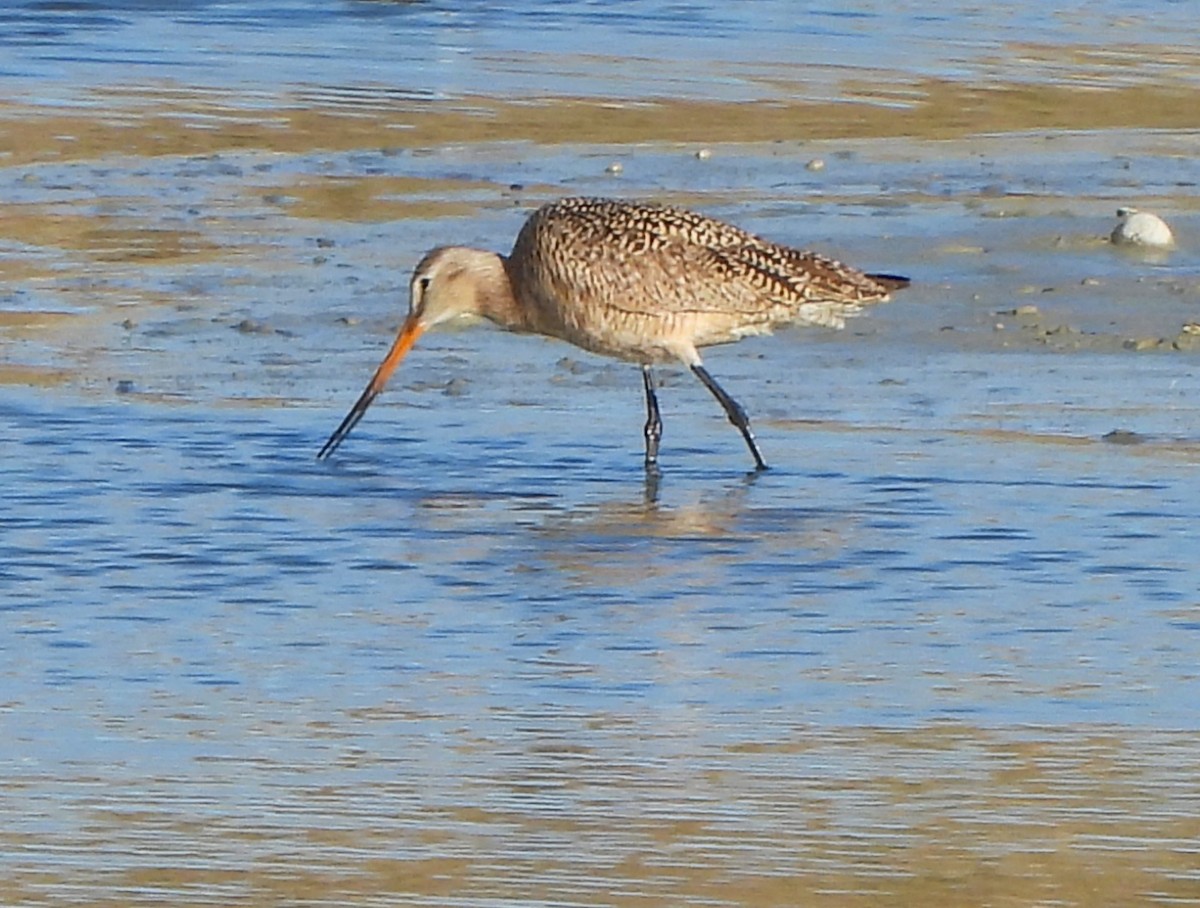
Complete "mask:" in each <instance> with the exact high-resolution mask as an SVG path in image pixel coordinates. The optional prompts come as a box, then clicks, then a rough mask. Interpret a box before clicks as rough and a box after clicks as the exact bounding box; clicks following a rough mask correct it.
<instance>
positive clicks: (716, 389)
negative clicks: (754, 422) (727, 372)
mask: <svg viewBox="0 0 1200 908" xmlns="http://www.w3.org/2000/svg"><path fill="white" fill-rule="evenodd" d="M692 371H693V372H694V373H695V374H696V377H697V378H698V379H700V381H702V382H704V387H706V388H708V390H709V391H711V392H712V396H713V397H715V398H716V399H717V400H718V402H720V404H721V406H722V407H723V408H724V409H725V415H726V416H728V417H729V421H730V422H731V423H733V424H734V425H735V426H737V427H738V431H740V432H741V433H742V438H744V439H746V444H747V445H748V446H749V447H750V453H751V454H753V455H754V468H755V469H756V470H765V469H766V468H767V462H766V461H765V460H763V457H762V452H761V451H759V450H758V443H757V442H755V440H754V433H753V432H751V431H750V417H748V416H747V415H746V411H745V410H743V409H742V405H741V404H739V403H738V402H737V401H736V400H734V399H733V398H732V397H730V396H729V395H728V394H726V393H725V389H724V388H722V387H721V386H720V385H718V384H717V380H716V379H715V378H713V377H712V376H711V375H709V374H708V370H707V369H705V368H704V367H703V366H701V365H699V364H696V365H694V366H692Z"/></svg>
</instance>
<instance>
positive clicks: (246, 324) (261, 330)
mask: <svg viewBox="0 0 1200 908" xmlns="http://www.w3.org/2000/svg"><path fill="white" fill-rule="evenodd" d="M233 327H234V328H235V329H237V330H238V331H240V332H241V333H242V334H274V333H275V329H274V328H272V327H271V326H270V325H268V324H267V323H266V322H260V321H256V320H255V319H252V318H244V319H242V320H241V321H240V322H238V323H237V324H236V325H234V326H233Z"/></svg>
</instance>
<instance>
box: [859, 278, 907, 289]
mask: <svg viewBox="0 0 1200 908" xmlns="http://www.w3.org/2000/svg"><path fill="white" fill-rule="evenodd" d="M867 277H869V278H870V279H871V280H873V281H874V282H875V283H877V284H878V285H879V286H881V287H883V289H885V290H888V291H891V290H900V289H902V288H904V287H907V286H908V285H909V284H911V283H912V281H910V280H909V279H908V278H906V277H904V276H903V275H899V274H868V275H867Z"/></svg>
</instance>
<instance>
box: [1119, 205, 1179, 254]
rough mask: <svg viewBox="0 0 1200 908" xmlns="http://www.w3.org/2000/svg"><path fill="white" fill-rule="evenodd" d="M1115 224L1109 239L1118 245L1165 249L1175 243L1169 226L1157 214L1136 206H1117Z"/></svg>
mask: <svg viewBox="0 0 1200 908" xmlns="http://www.w3.org/2000/svg"><path fill="white" fill-rule="evenodd" d="M1117 218H1118V219H1119V220H1118V222H1117V226H1116V227H1114V228H1113V232H1112V234H1111V235H1110V236H1109V239H1110V240H1112V242H1114V243H1116V244H1117V245H1118V246H1156V247H1158V248H1160V249H1165V248H1168V247H1171V246H1174V245H1175V237H1174V236H1173V235H1172V234H1171V228H1170V227H1168V226H1167V224H1166V222H1165V221H1164V220H1163V219H1162V218H1160V217H1159V216H1158V215H1157V214H1151V213H1150V212H1149V211H1138V210H1137V209H1136V208H1118V209H1117Z"/></svg>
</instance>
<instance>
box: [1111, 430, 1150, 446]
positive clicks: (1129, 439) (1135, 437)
mask: <svg viewBox="0 0 1200 908" xmlns="http://www.w3.org/2000/svg"><path fill="white" fill-rule="evenodd" d="M1101 438H1102V439H1103V440H1104V441H1107V442H1108V443H1109V444H1110V445H1140V444H1141V443H1142V442H1143V441H1145V440H1146V439H1145V438H1144V437H1143V436H1141V435H1139V434H1138V433H1137V432H1134V431H1132V430H1130V429H1113V430H1112V431H1111V432H1107V433H1105V434H1104V435H1102V436H1101Z"/></svg>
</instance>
